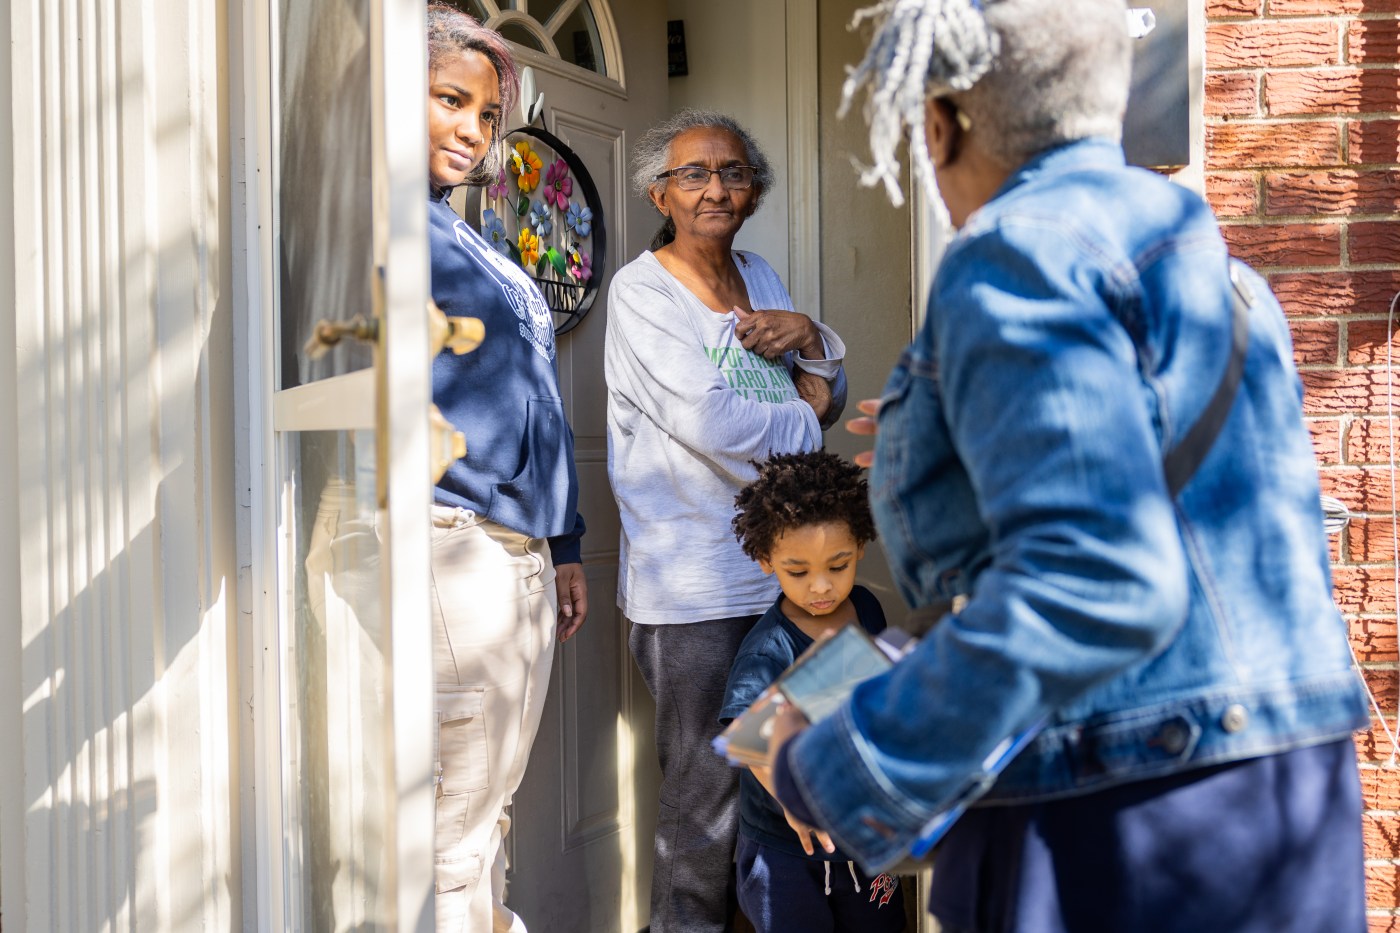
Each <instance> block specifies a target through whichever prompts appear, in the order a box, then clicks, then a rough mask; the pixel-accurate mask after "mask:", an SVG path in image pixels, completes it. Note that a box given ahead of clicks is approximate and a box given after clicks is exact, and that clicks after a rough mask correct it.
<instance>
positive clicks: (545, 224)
mask: <svg viewBox="0 0 1400 933" xmlns="http://www.w3.org/2000/svg"><path fill="white" fill-rule="evenodd" d="M545 197H549V192H548V191H546V192H545ZM549 213H550V212H549V205H548V204H546V203H544V202H543V201H535V202H534V203H532V204H531V205H530V226H532V227H534V228H535V232H536V233H538V234H539V235H540V236H549V234H550V233H552V232H553V230H554V221H553V220H552V219H551V218H550V216H549Z"/></svg>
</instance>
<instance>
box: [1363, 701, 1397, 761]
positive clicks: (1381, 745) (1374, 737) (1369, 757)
mask: <svg viewBox="0 0 1400 933" xmlns="http://www.w3.org/2000/svg"><path fill="white" fill-rule="evenodd" d="M1387 721H1388V723H1389V725H1390V731H1391V732H1392V733H1394V732H1395V717H1394V716H1391V717H1389V719H1388V720H1387ZM1356 757H1357V759H1358V760H1360V761H1374V762H1387V761H1389V760H1390V739H1388V738H1386V736H1385V731H1384V730H1383V729H1381V727H1380V725H1379V724H1378V723H1377V722H1376V718H1375V712H1374V711H1372V713H1371V728H1369V729H1367V730H1366V731H1364V732H1358V733H1356Z"/></svg>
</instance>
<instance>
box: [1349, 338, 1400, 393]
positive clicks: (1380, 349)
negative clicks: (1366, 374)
mask: <svg viewBox="0 0 1400 933" xmlns="http://www.w3.org/2000/svg"><path fill="white" fill-rule="evenodd" d="M1389 326H1390V325H1389V323H1388V322H1386V321H1349V322H1348V323H1347V363H1349V364H1351V365H1352V366H1364V365H1366V364H1368V363H1382V364H1383V363H1385V361H1386V352H1387V349H1389V352H1390V356H1391V369H1392V370H1395V369H1397V368H1400V346H1398V345H1397V344H1400V341H1397V340H1396V338H1395V334H1393V333H1392V334H1390V335H1389V336H1390V339H1389V341H1388V343H1389V347H1388V348H1387V340H1386V336H1387V328H1388V327H1389ZM1397 333H1400V330H1397ZM1397 395H1400V392H1397ZM1397 406H1400V400H1398V401H1397Z"/></svg>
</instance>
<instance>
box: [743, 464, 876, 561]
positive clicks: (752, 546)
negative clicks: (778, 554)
mask: <svg viewBox="0 0 1400 933" xmlns="http://www.w3.org/2000/svg"><path fill="white" fill-rule="evenodd" d="M754 466H756V467H758V478H757V479H755V480H754V481H753V482H751V483H749V484H748V485H747V486H745V487H744V488H743V489H742V490H741V491H740V493H739V495H738V496H736V497H735V498H734V507H735V508H736V509H737V510H738V514H736V515H735V516H734V521H733V526H734V536H735V537H736V538H738V539H739V545H740V547H742V548H743V550H744V553H745V554H747V555H748V556H749V557H750V558H751V559H753V560H767V559H768V557H769V555H771V554H772V553H773V544H774V543H775V542H776V541H777V540H778V538H779V537H781V536H782V535H783V534H785V533H786V532H788V531H791V530H792V529H794V528H801V527H803V526H805V525H821V524H825V523H827V522H845V523H846V525H847V526H848V527H849V528H850V529H851V535H852V536H853V537H854V538H855V539H856V543H858V544H865V543H866V542H867V541H873V540H875V520H874V519H873V518H871V516H870V499H869V494H868V488H867V485H866V482H865V475H864V471H863V470H862V469H861V468H860V467H858V466H856V465H855V464H854V463H851V462H849V461H847V460H843V459H841V458H840V457H838V456H836V454H833V453H828V452H826V451H824V450H814V451H812V452H811V453H801V454H778V455H776V456H774V457H772V458H771V459H769V460H767V461H765V462H762V463H759V462H758V461H754Z"/></svg>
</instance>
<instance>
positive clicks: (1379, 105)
mask: <svg viewBox="0 0 1400 933" xmlns="http://www.w3.org/2000/svg"><path fill="white" fill-rule="evenodd" d="M1397 100H1400V72H1396V71H1391V70H1386V71H1361V70H1359V69H1356V68H1332V69H1328V70H1326V71H1277V72H1270V73H1269V74H1266V75H1265V76H1264V102H1265V109H1266V111H1267V112H1268V113H1269V114H1270V115H1271V116H1286V115H1292V114H1302V113H1393V112H1394V111H1395V105H1396V101H1397Z"/></svg>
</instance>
